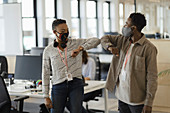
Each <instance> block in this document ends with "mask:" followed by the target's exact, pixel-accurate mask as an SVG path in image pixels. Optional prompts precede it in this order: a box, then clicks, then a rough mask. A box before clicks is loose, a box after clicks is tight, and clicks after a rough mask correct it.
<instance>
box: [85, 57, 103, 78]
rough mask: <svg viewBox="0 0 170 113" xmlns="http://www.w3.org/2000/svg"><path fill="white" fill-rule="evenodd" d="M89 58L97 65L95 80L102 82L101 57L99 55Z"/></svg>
mask: <svg viewBox="0 0 170 113" xmlns="http://www.w3.org/2000/svg"><path fill="white" fill-rule="evenodd" d="M88 56H89V57H91V58H93V59H94V61H95V63H96V75H95V80H101V68H100V66H101V64H100V60H99V55H98V54H88Z"/></svg>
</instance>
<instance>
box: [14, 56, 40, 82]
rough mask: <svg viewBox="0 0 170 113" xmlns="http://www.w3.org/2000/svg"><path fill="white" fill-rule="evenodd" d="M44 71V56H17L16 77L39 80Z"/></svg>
mask: <svg viewBox="0 0 170 113" xmlns="http://www.w3.org/2000/svg"><path fill="white" fill-rule="evenodd" d="M41 73H42V56H21V55H17V56H16V64H15V75H14V78H15V79H23V80H35V81H36V80H39V79H41V78H42V77H41Z"/></svg>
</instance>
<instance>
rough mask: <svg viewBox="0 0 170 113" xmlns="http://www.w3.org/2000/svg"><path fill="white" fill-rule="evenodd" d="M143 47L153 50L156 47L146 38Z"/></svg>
mask: <svg viewBox="0 0 170 113" xmlns="http://www.w3.org/2000/svg"><path fill="white" fill-rule="evenodd" d="M145 45H147V47H148V48H151V49H154V48H156V46H155V45H154V44H153V43H152V42H151V41H150V40H148V39H147V38H146V39H145Z"/></svg>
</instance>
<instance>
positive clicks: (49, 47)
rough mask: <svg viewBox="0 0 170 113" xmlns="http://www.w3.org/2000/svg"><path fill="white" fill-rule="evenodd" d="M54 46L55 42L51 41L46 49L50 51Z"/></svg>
mask: <svg viewBox="0 0 170 113" xmlns="http://www.w3.org/2000/svg"><path fill="white" fill-rule="evenodd" d="M52 47H53V43H50V44H49V45H48V46H46V47H45V49H44V51H49V50H50V49H51V48H52Z"/></svg>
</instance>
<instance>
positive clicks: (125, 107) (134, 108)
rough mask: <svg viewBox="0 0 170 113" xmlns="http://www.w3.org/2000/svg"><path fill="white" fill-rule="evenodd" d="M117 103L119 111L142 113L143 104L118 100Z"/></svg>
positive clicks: (123, 112)
mask: <svg viewBox="0 0 170 113" xmlns="http://www.w3.org/2000/svg"><path fill="white" fill-rule="evenodd" d="M118 105H119V108H118V109H119V113H142V110H143V106H144V105H143V104H142V105H129V104H126V103H124V102H122V101H120V100H119V101H118Z"/></svg>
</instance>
